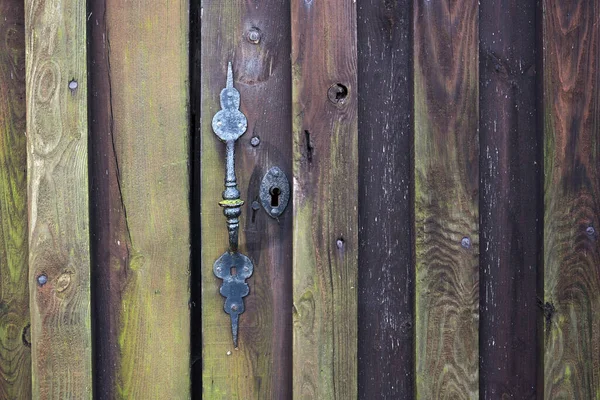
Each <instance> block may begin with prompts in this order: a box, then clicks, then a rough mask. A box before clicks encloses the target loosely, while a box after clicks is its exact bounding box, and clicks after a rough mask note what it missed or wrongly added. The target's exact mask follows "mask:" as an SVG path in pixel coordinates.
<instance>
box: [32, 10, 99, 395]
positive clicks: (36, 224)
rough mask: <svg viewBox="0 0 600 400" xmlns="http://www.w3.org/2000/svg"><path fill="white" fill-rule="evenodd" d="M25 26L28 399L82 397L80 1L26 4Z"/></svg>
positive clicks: (86, 301)
mask: <svg viewBox="0 0 600 400" xmlns="http://www.w3.org/2000/svg"><path fill="white" fill-rule="evenodd" d="M25 27H26V34H25V46H26V47H25V48H26V73H27V75H26V98H27V134H28V143H27V151H28V159H27V167H28V169H27V175H28V176H27V178H28V179H27V180H28V203H29V282H30V308H31V343H32V379H33V397H34V398H44V399H54V398H56V399H58V398H60V399H68V398H74V399H75V398H77V399H86V398H91V395H92V363H91V361H92V357H91V323H90V253H89V223H88V208H89V207H88V170H87V167H88V163H87V136H88V135H87V68H86V9H85V3H82V2H81V1H75V0H58V1H54V2H44V1H37V0H27V1H26V2H25ZM66 354H68V355H69V356H67V357H66V356H65V355H66Z"/></svg>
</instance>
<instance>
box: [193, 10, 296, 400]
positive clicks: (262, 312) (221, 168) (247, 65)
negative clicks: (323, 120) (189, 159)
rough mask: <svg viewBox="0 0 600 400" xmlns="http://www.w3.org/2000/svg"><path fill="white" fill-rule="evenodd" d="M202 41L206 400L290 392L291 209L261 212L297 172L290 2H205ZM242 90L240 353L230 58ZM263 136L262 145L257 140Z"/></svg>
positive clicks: (239, 149) (238, 161) (239, 151)
mask: <svg viewBox="0 0 600 400" xmlns="http://www.w3.org/2000/svg"><path fill="white" fill-rule="evenodd" d="M201 13H202V32H201V34H202V43H201V70H202V74H201V90H202V93H201V96H202V100H201V104H202V107H201V125H200V129H201V132H200V140H201V154H197V157H198V159H199V160H200V162H201V166H200V170H201V176H200V187H201V194H200V199H201V206H200V208H201V241H200V242H201V246H202V252H201V253H202V255H201V274H202V297H201V303H202V344H203V349H202V365H203V374H202V377H203V382H202V385H203V398H204V399H288V398H291V320H292V319H291V310H292V302H291V296H290V293H291V255H292V251H291V249H292V242H291V237H292V236H291V231H292V205H291V204H290V205H288V209H287V210H286V211H285V213H284V214H283V215H281V216H280V217H279V220H275V219H272V218H270V217H269V216H268V215H267V214H266V213H265V211H264V210H263V209H262V208H259V209H258V210H254V209H253V208H252V202H253V201H254V200H256V199H257V197H258V192H259V186H260V183H261V180H262V177H263V176H264V174H265V173H266V172H267V170H268V169H269V168H270V167H272V166H279V167H280V168H281V169H282V170H283V171H284V172H285V173H286V174H287V175H288V177H290V182H291V176H292V175H291V169H292V139H291V133H290V131H289V130H290V126H291V93H290V85H291V84H290V46H291V45H290V34H289V15H290V6H289V3H288V2H285V1H278V0H269V1H262V2H242V1H222V0H219V1H216V0H211V1H204V2H203V4H202V10H201ZM229 61H231V62H232V63H233V73H234V79H235V82H234V86H235V87H236V88H237V89H238V90H239V92H240V94H241V111H242V112H243V113H244V114H245V115H246V117H247V119H248V129H247V131H246V133H245V134H244V135H243V136H242V137H241V138H240V139H239V140H238V141H237V142H236V160H235V166H236V175H237V182H238V187H239V190H240V192H241V193H242V200H244V201H245V202H246V203H245V205H244V206H243V208H242V215H241V222H240V240H239V242H240V252H241V253H243V254H245V255H247V256H248V257H250V258H251V259H252V260H253V263H254V275H253V276H252V277H251V278H250V279H249V280H248V283H249V285H250V294H249V295H248V296H247V297H245V309H246V311H245V312H244V313H243V314H241V316H240V320H239V324H240V325H239V348H238V349H234V347H233V342H232V335H231V320H230V318H229V315H227V314H225V313H224V311H223V304H224V298H223V297H222V296H221V295H220V294H219V286H220V285H221V280H220V279H218V278H216V277H215V276H214V274H213V264H214V262H215V260H216V259H217V258H218V257H220V256H221V254H223V252H224V251H225V250H226V249H227V244H228V239H227V225H226V220H225V217H224V216H223V210H222V208H221V207H219V205H218V202H219V201H220V200H221V194H222V191H223V189H224V186H223V184H224V180H225V145H224V144H223V143H222V142H221V141H220V140H219V139H218V138H217V136H216V135H215V134H214V132H213V130H212V127H211V123H212V118H213V116H214V114H215V113H216V112H217V111H219V110H220V108H221V107H220V103H219V94H220V92H221V89H222V88H223V87H224V86H225V83H226V82H225V78H226V68H227V63H228V62H229ZM253 138H257V139H254V140H255V141H254V144H256V143H257V140H258V141H259V143H258V145H257V146H253V145H252V144H251V141H252V139H253Z"/></svg>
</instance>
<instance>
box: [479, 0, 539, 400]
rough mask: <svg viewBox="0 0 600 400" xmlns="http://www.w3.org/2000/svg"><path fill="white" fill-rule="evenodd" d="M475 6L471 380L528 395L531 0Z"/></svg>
mask: <svg viewBox="0 0 600 400" xmlns="http://www.w3.org/2000/svg"><path fill="white" fill-rule="evenodd" d="M479 11H480V12H479V18H480V22H479V24H480V25H479V26H480V28H479V35H480V48H479V51H480V53H479V57H480V64H479V66H480V84H479V98H480V102H479V104H480V119H479V137H480V164H479V166H480V174H481V184H480V188H481V192H480V221H481V226H480V235H481V236H480V240H481V242H480V245H479V247H480V251H481V253H480V254H481V255H480V275H479V276H480V279H481V281H480V325H479V326H480V332H479V334H480V338H479V343H480V348H479V352H480V382H479V388H480V393H481V398H482V399H501V398H514V399H533V398H535V397H536V395H537V390H536V386H537V385H536V379H537V365H538V364H537V361H538V360H537V351H536V349H537V327H536V318H537V316H538V315H541V310H540V308H539V307H538V305H537V296H536V281H537V273H538V272H539V273H541V268H540V264H539V262H538V261H539V251H538V248H539V247H538V245H540V244H541V241H540V238H541V233H542V230H541V217H542V215H541V206H542V204H541V175H540V172H541V162H540V161H541V160H540V159H539V157H540V154H541V147H540V146H541V138H540V134H539V131H540V130H538V129H537V125H536V25H535V21H536V1H535V0H529V1H522V0H492V1H484V2H481V5H480V7H479Z"/></svg>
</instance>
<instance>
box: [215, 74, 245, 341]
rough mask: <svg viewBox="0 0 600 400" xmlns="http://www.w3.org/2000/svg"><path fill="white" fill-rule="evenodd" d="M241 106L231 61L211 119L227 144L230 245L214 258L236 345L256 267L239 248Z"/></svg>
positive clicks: (225, 196) (226, 203)
mask: <svg viewBox="0 0 600 400" xmlns="http://www.w3.org/2000/svg"><path fill="white" fill-rule="evenodd" d="M239 108H240V92H238V91H237V90H236V89H235V88H234V87H233V72H232V69H231V62H230V63H229V64H228V66H227V86H226V87H225V88H224V89H223V90H222V91H221V110H220V111H219V112H217V113H216V114H215V116H214V117H213V120H212V128H213V131H214V132H215V134H216V135H217V136H218V137H219V139H221V141H223V142H225V143H226V144H227V153H226V154H227V167H226V175H225V190H224V191H223V200H222V201H221V202H219V205H220V206H221V207H223V214H225V217H226V218H227V230H228V231H229V249H228V250H227V251H226V252H225V253H224V254H223V255H222V256H221V257H219V258H218V259H217V261H215V264H214V266H213V272H214V274H215V275H216V276H217V277H218V278H221V279H222V280H223V284H222V285H221V290H220V293H221V295H222V296H223V297H225V306H224V309H225V312H226V313H227V314H229V316H230V317H231V333H232V335H233V345H234V346H235V347H237V346H238V322H239V316H240V314H241V313H243V312H244V300H243V298H244V297H245V296H247V295H248V293H249V292H250V288H249V287H248V284H247V283H246V279H248V278H249V277H250V276H251V275H252V271H253V270H254V265H253V264H252V261H250V259H249V258H248V257H246V256H245V255H243V254H241V253H239V252H238V231H239V225H240V223H239V216H240V215H241V213H242V205H243V204H244V201H243V200H241V199H240V191H239V190H238V188H237V181H236V178H235V141H236V140H238V139H239V138H240V136H242V135H243V134H244V132H246V128H247V126H248V121H247V120H246V116H245V115H244V114H243V113H242V112H241V111H240V110H239Z"/></svg>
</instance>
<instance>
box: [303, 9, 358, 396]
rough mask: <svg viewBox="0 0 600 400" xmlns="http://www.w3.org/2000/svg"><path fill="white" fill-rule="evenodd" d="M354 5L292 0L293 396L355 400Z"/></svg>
mask: <svg viewBox="0 0 600 400" xmlns="http://www.w3.org/2000/svg"><path fill="white" fill-rule="evenodd" d="M356 63H357V46H356V4H355V3H353V2H350V1H341V0H332V1H327V2H319V1H304V0H294V1H292V83H293V85H292V99H293V105H292V115H293V134H294V147H293V150H294V185H293V186H294V189H293V192H294V235H293V244H294V260H293V301H294V312H293V318H294V344H293V347H294V357H293V362H294V367H293V371H294V372H293V373H294V378H293V379H294V389H293V391H294V397H295V398H312V399H353V398H356V397H357V393H358V388H357V283H358V282H357V277H358V257H357V256H358V248H359V243H358V212H357V206H358V204H357V203H358V134H357V130H358V127H357V113H358V101H357V100H358V97H357V92H358V85H357V78H356V75H357V64H356Z"/></svg>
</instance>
